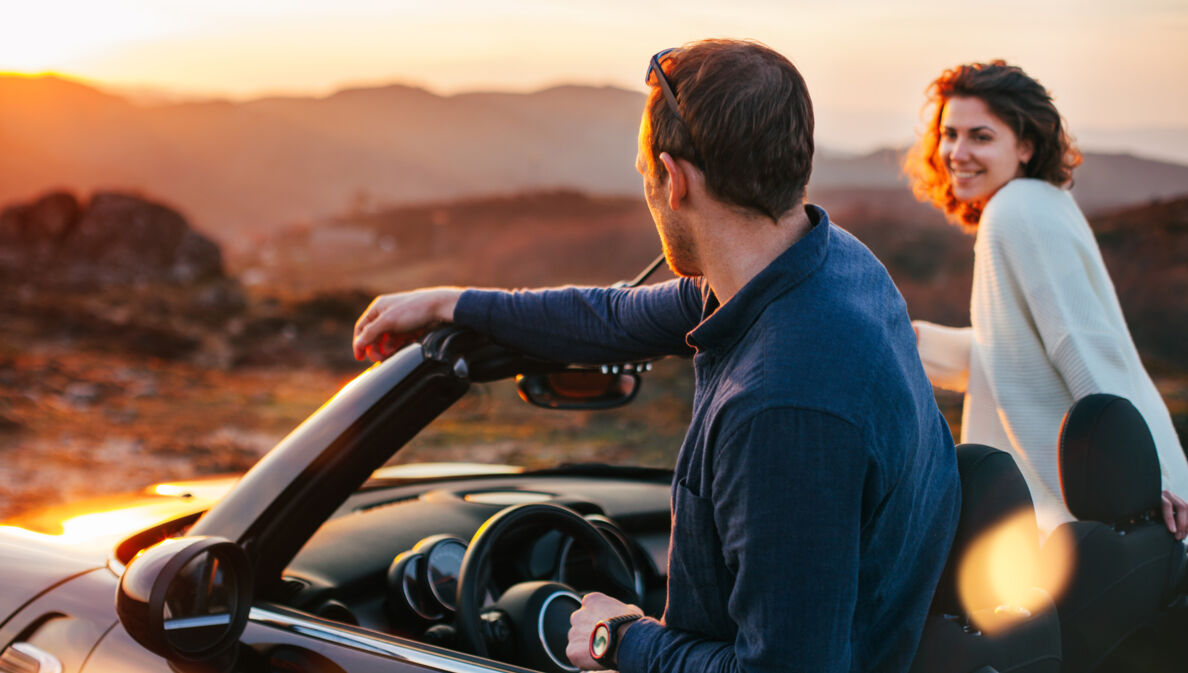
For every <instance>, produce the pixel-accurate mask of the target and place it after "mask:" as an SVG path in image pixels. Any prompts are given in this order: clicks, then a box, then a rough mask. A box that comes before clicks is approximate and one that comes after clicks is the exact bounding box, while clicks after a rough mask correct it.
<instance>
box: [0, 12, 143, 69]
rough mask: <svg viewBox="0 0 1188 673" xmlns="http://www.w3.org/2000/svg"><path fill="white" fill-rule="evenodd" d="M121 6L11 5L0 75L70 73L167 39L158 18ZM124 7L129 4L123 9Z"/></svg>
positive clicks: (3, 19) (0, 22)
mask: <svg viewBox="0 0 1188 673" xmlns="http://www.w3.org/2000/svg"><path fill="white" fill-rule="evenodd" d="M120 5H121V3H119V2H114V3H108V2H104V3H93V2H77V1H74V2H70V1H62V0H57V1H54V0H50V1H48V2H38V3H33V2H24V3H8V4H7V5H6V6H5V7H4V10H3V12H2V14H0V71H5V72H13V73H23V74H40V73H45V72H46V71H67V72H69V71H70V70H71V69H72V65H74V64H76V63H78V62H79V60H80V59H83V58H86V57H89V56H91V55H94V54H96V53H98V52H101V51H103V50H105V49H110V48H112V47H116V46H119V45H122V44H127V43H129V42H134V41H136V40H142V39H146V38H150V37H154V36H160V35H163V34H164V32H165V31H164V29H165V28H166V26H165V25H164V23H163V21H162V20H161V18H160V17H159V16H152V15H148V14H146V13H144V12H138V11H135V8H134V7H131V6H123V7H121V6H120ZM125 5H126V3H125Z"/></svg>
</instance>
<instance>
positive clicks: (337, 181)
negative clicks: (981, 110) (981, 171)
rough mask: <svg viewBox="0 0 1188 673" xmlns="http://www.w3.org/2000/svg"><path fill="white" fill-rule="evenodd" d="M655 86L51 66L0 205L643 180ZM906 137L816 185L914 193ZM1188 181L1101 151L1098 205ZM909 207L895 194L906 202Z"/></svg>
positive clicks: (7, 102)
mask: <svg viewBox="0 0 1188 673" xmlns="http://www.w3.org/2000/svg"><path fill="white" fill-rule="evenodd" d="M642 103H643V96H642V94H640V93H638V92H633V91H627V90H622V89H616V88H610V87H603V88H598V87H578V86H560V87H555V88H551V89H546V90H544V91H538V92H535V93H528V94H512V93H466V94H459V95H454V96H439V95H436V94H433V93H430V92H428V91H425V90H423V89H417V88H413V87H407V86H399V85H393V86H386V87H377V88H366V89H350V90H344V91H340V92H338V93H335V94H333V95H330V96H327V97H323V98H265V99H259V100H252V101H247V102H240V103H233V102H227V101H206V102H185V103H167V104H139V103H136V102H133V101H131V100H128V99H125V98H123V97H120V96H116V95H112V94H108V93H104V92H102V91H99V90H97V89H94V88H91V87H88V86H86V85H83V84H80V83H77V82H72V81H69V80H63V79H58V78H53V77H41V78H24V77H11V76H10V77H0V204H3V203H9V202H13V201H17V200H25V199H29V198H31V197H33V196H35V195H37V194H38V193H42V192H45V191H47V190H49V189H53V188H64V189H69V190H73V191H76V192H90V191H95V190H121V191H140V192H143V193H146V194H151V195H152V197H153V198H154V199H160V200H163V201H165V202H167V203H169V204H171V205H173V206H175V207H177V208H178V209H180V210H181V211H182V212H184V213H185V214H186V215H187V216H188V217H189V218H190V220H191V221H192V222H194V224H195V226H196V227H198V228H199V229H202V230H204V231H206V232H208V233H210V234H212V235H213V236H215V237H216V238H218V239H220V240H221V241H222V242H223V243H224V244H225V245H227V246H229V247H231V248H243V247H247V246H250V245H252V240H253V239H252V238H251V236H250V234H251V233H252V232H271V231H275V230H278V229H280V228H283V227H286V226H291V225H293V224H295V223H302V222H312V221H317V220H321V219H325V218H327V217H331V216H335V215H339V214H342V213H361V212H374V211H376V210H379V209H382V208H385V207H390V206H394V205H403V204H409V203H425V202H428V201H433V200H443V199H452V198H458V197H473V196H478V195H491V194H501V193H509V192H521V191H529V190H536V189H541V188H559V187H563V188H571V189H578V190H581V191H584V192H588V193H592V194H602V195H613V194H632V195H634V194H638V192H639V189H640V188H639V176H638V175H637V174H636V173H635V171H634V169H633V159H634V155H635V146H636V135H637V130H638V120H639V114H640V110H641V108H642ZM897 157H898V153H897V152H896V151H894V150H884V151H879V152H874V153H872V154H869V155H865V156H857V157H849V156H838V155H833V154H830V153H828V152H827V151H822V152H821V154H820V156H819V157H818V161H817V163H816V166H815V176H814V179H813V181H812V183H811V184H810V196H811V197H812V198H817V197H816V195H817V194H819V193H826V192H828V193H840V192H841V191H849V192H855V191H857V190H860V189H861V190H872V189H873V190H876V192H875V193H879V194H884V195H887V196H889V197H890V198H892V199H893V200H895V201H896V202H898V200H899V198H900V197H899V196H890V194H891V192H892V190H895V191H903V187H902V178H901V177H900V175H899V170H898V159H897ZM1186 192H1188V166H1183V165H1179V164H1172V163H1167V162H1159V161H1151V160H1147V159H1141V158H1138V157H1133V156H1128V155H1114V154H1110V155H1106V154H1100V155H1099V154H1092V153H1090V154H1089V155H1088V156H1087V158H1086V161H1085V165H1084V166H1083V167H1082V168H1081V169H1080V170H1079V171H1078V174H1077V187H1076V193H1077V195H1078V198H1079V199H1080V201H1081V203H1082V204H1083V205H1084V206H1085V207H1086V209H1087V210H1089V211H1096V210H1102V209H1109V208H1116V207H1119V206H1124V205H1130V204H1135V203H1143V202H1146V201H1149V200H1151V199H1154V198H1162V197H1170V196H1176V195H1180V194H1183V193H1186ZM895 207H897V208H898V207H899V206H895Z"/></svg>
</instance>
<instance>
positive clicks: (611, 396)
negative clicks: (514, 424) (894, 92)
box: [516, 364, 648, 409]
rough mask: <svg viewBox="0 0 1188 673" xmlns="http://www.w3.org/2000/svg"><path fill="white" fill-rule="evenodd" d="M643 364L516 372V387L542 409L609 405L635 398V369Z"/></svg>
mask: <svg viewBox="0 0 1188 673" xmlns="http://www.w3.org/2000/svg"><path fill="white" fill-rule="evenodd" d="M647 368H648V366H647V365H646V364H645V365H640V366H639V367H636V366H634V365H625V366H618V365H616V366H613V367H610V366H608V367H603V368H601V369H564V370H561V371H559V372H552V373H549V374H527V375H520V376H517V377H516V390H517V391H518V392H519V393H520V397H521V398H522V399H523V400H524V401H525V402H528V403H530V404H535V405H536V406H538V407H544V408H546V409H611V408H614V407H619V406H622V405H624V404H627V403H628V402H630V401H631V400H633V399H635V394H636V393H638V392H639V386H640V379H639V370H640V369H647Z"/></svg>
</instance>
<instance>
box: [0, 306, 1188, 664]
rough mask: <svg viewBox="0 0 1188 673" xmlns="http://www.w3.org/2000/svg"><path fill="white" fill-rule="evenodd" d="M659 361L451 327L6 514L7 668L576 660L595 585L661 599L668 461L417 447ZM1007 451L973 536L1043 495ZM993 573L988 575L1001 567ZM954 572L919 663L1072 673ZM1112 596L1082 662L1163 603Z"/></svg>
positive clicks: (559, 402) (1046, 637) (1146, 571)
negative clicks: (477, 410)
mask: <svg viewBox="0 0 1188 673" xmlns="http://www.w3.org/2000/svg"><path fill="white" fill-rule="evenodd" d="M646 369H647V366H646V365H643V364H624V365H615V366H609V365H608V366H603V367H600V368H584V369H583V368H576V367H573V366H569V365H566V364H563V363H552V362H545V361H541V360H537V359H533V358H530V357H527V356H524V355H521V354H519V353H516V352H514V351H511V350H509V349H506V348H503V347H501V346H499V345H496V344H493V343H491V342H490V341H488V340H486V339H485V338H483V337H482V336H480V335H478V334H475V333H473V332H469V331H466V330H462V329H458V328H443V329H439V330H437V331H434V332H431V333H430V334H428V335H427V336H426V337H425V338H424V339H422V341H421V342H419V343H414V344H411V345H409V346H407V347H405V348H403V349H402V350H400V351H399V352H397V353H396V354H394V355H393V356H392V357H390V358H389V359H387V360H385V361H384V362H383V363H380V364H377V365H375V366H373V367H371V368H370V369H368V370H367V371H366V372H364V373H362V374H361V375H359V376H358V377H357V378H356V379H355V380H354V381H352V382H351V383H349V384H347V385H346V386H345V387H344V388H343V389H342V390H341V391H340V392H339V393H338V394H337V395H335V396H334V397H333V398H332V399H331V400H329V401H328V402H327V403H326V404H325V405H324V406H322V408H320V409H319V410H318V411H317V412H315V413H314V414H313V415H312V416H310V417H309V418H308V419H307V420H306V421H305V422H304V423H302V424H301V425H300V426H299V427H298V428H297V429H295V430H294V431H293V432H292V433H291V434H289V435H288V436H287V437H286V438H285V439H284V440H282V441H281V442H280V444H278V445H277V446H276V447H275V448H274V449H273V450H272V451H270V452H269V453H268V454H267V455H265V456H264V457H263V458H262V459H261V460H260V461H259V462H258V463H257V464H256V465H255V466H254V467H253V468H252V469H251V470H249V471H248V472H247V473H246V474H244V475H243V476H242V477H241V478H238V479H224V480H213V481H198V482H191V483H171V484H162V485H159V486H157V487H155V488H154V489H152V490H151V491H150V492H147V493H145V494H143V495H142V496H141V497H139V498H138V499H137V500H136V501H134V502H127V503H123V504H121V505H120V506H118V507H114V508H111V509H110V511H104V512H97V513H94V514H90V515H86V516H80V517H76V518H74V519H72V520H70V521H68V522H66V525H65V526H64V527H63V528H61V529H60V530H49V529H48V528H47V530H45V531H39V530H34V529H35V528H37V526H31V527H29V528H21V527H15V526H7V527H0V569H2V572H3V577H4V580H3V582H0V672H4V673H33V672H36V673H45V672H54V673H57V672H66V673H77V672H79V671H82V672H84V673H106V672H109V671H112V672H128V673H140V672H149V671H152V672H164V671H294V672H304V671H310V672H312V671H319V672H322V671H329V672H349V673H358V672H361V671H405V672H410V673H411V672H421V671H446V672H457V673H484V672H489V671H522V670H526V669H527V670H537V671H547V672H550V673H559V672H570V671H574V670H576V669H574V668H573V667H572V666H571V665H570V663H569V662H568V660H567V659H566V657H565V655H564V649H565V644H566V636H567V631H568V625H569V621H568V620H569V614H570V613H571V612H572V611H573V610H574V609H575V608H576V607H577V606H578V605H579V603H580V598H579V596H580V595H581V593H582V592H584V591H590V590H599V591H604V592H607V593H610V594H612V595H614V596H617V597H619V598H621V599H623V600H627V601H630V602H633V603H637V604H640V605H642V606H643V607H644V609H645V611H646V612H648V613H649V614H653V615H658V614H660V612H662V610H663V604H664V586H665V577H664V574H665V567H666V554H667V549H668V534H669V488H670V479H671V472H669V471H668V470H665V469H660V468H646V467H629V466H619V465H613V464H607V463H602V462H574V461H568V462H565V463H563V464H559V465H546V466H542V465H535V466H531V467H525V466H522V465H521V466H517V465H511V464H494V463H484V462H463V461H460V460H458V458H457V457H456V456H453V455H449V460H448V462H447V461H443V462H424V461H418V462H407V461H405V462H401V461H400V460H399V458H400V456H401V455H402V453H401V452H402V451H408V449H407V447H408V446H410V442H411V441H413V440H414V438H415V437H416V436H417V435H418V434H420V433H421V432H422V430H423V429H424V428H425V427H426V426H427V425H429V424H430V423H431V422H432V421H434V419H435V418H438V417H439V416H441V415H442V414H443V412H446V411H447V410H448V409H450V408H451V407H452V406H455V405H456V404H458V403H459V400H461V399H463V395H464V394H465V393H466V392H467V390H468V389H470V388H473V387H475V384H477V383H481V382H489V381H496V380H502V379H509V378H515V379H517V381H518V383H517V387H518V389H519V393H520V395H521V396H522V397H524V398H525V399H526V400H528V401H530V402H532V403H534V404H536V405H538V406H543V407H550V408H556V409H567V408H571V409H597V408H602V407H611V406H616V405H620V404H623V403H625V402H627V401H629V400H630V399H631V398H632V397H633V396H634V395H635V394H636V392H637V391H638V389H639V387H640V384H641V372H642V371H644V370H646ZM447 439H448V438H447ZM414 443H415V442H414ZM442 447H444V448H448V441H443V442H442ZM444 448H443V455H448V452H445V451H444ZM422 453H423V454H424V455H429V456H432V455H433V447H430V448H429V449H427V450H424V451H423V452H422ZM393 456H395V457H396V458H397V460H393ZM1005 456H1006V454H1003V453H1001V452H997V451H994V450H993V449H989V448H987V447H973V448H972V449H970V448H968V447H966V448H963V449H962V453H961V454H960V457H961V463H962V472H963V474H962V477H963V483H964V484H965V485H966V502H965V503H964V504H963V516H962V524H961V525H962V532H960V533H959V535H958V541H957V542H956V543H955V547H954V549H955V552H954V554H955V555H956V554H957V553H958V552H962V553H964V552H965V551H966V550H967V548H968V549H973V548H976V547H977V544H976V540H975V538H976V537H977V536H976V535H974V534H973V533H974V532H976V530H977V529H978V528H979V527H987V526H989V525H990V524H993V523H995V522H996V521H997V520H998V518H997V514H998V513H999V509H1001V508H999V509H996V507H998V505H996V504H994V503H996V502H999V501H1000V500H1001V497H1000V496H1001V495H1002V494H1003V493H1007V494H1009V498H1008V500H1010V502H1009V503H1008V504H1018V503H1020V502H1021V503H1023V504H1024V505H1025V506H1029V504H1030V502H1029V500H1028V498H1027V496H1026V487H1025V486H1023V487H1022V492H1021V493H1020V491H1019V484H1020V483H1021V479H1020V478H1019V477H1018V472H1017V470H1014V467H1013V463H1011V462H1010V459H1009V457H1006V461H1002V460H1001V459H1002V458H1003V457H1005ZM986 474H989V475H990V476H989V481H988V482H987V481H986V477H985V475H986ZM1004 480H1005V481H1004ZM979 484H982V485H984V484H989V485H990V488H989V491H987V490H986V489H985V488H982V486H979ZM1155 486H1156V488H1157V487H1158V478H1157V475H1156V481H1155ZM980 489H981V490H980ZM995 494H997V495H995ZM971 498H984V500H979V501H978V502H977V503H974V502H972V501H971ZM1012 499H1013V500H1012ZM979 503H981V504H979ZM984 503H990V504H989V505H986V506H981V505H982V504H984ZM1139 504H1143V503H1139ZM1011 511H1014V510H1013V509H1012V510H1011ZM1131 518H1132V519H1133V517H1131ZM1130 525H1131V526H1132V528H1131V529H1128V530H1127V533H1128V537H1127V540H1128V541H1129V540H1131V539H1140V538H1141V537H1142V535H1147V534H1148V533H1151V534H1152V535H1156V536H1157V537H1159V540H1160V542H1159V544H1161V545H1163V547H1160V549H1165V550H1166V549H1169V548H1172V547H1174V548H1175V550H1177V551H1178V553H1179V555H1178V557H1177V556H1176V555H1175V554H1174V553H1172V554H1170V555H1169V554H1168V553H1165V552H1159V553H1161V554H1163V556H1161V557H1160V559H1164V560H1163V561H1160V563H1162V564H1163V565H1152V563H1151V562H1149V561H1148V560H1146V557H1141V558H1139V557H1136V558H1139V560H1140V561H1141V562H1142V563H1140V566H1141V568H1140V572H1139V573H1138V575H1137V577H1139V578H1140V580H1142V578H1147V577H1149V576H1150V575H1151V574H1152V573H1160V576H1159V580H1160V583H1159V587H1160V588H1159V592H1161V593H1159V595H1158V597H1157V599H1153V600H1157V601H1158V604H1159V606H1161V607H1162V606H1165V605H1167V604H1168V603H1169V602H1170V601H1172V600H1174V599H1175V597H1176V595H1178V594H1174V593H1173V592H1172V591H1171V589H1170V588H1168V587H1172V586H1173V585H1176V586H1178V585H1177V582H1178V577H1179V573H1180V571H1181V570H1182V565H1181V564H1180V561H1181V560H1182V557H1183V548H1182V547H1180V546H1179V545H1178V543H1175V542H1174V540H1172V541H1171V545H1170V546H1169V545H1167V544H1166V540H1167V539H1168V538H1169V537H1170V536H1168V535H1167V534H1166V531H1165V530H1164V531H1162V533H1159V532H1158V531H1159V530H1160V529H1161V524H1159V523H1157V522H1154V523H1152V522H1151V521H1149V520H1145V521H1135V520H1132V521H1130ZM1134 525H1139V526H1143V528H1142V531H1145V532H1142V531H1140V532H1141V535H1139V534H1138V533H1133V532H1131V531H1132V530H1133V526H1134ZM1111 530H1114V529H1111ZM1152 531H1154V532H1152ZM1136 536H1137V537H1136ZM1030 539H1031V541H1032V542H1034V539H1035V538H1034V537H1031V538H1030ZM1024 546H1026V545H1024ZM969 553H970V554H973V555H974V556H976V555H977V553H978V552H977V551H976V550H974V551H970V552H969ZM1111 553H1112V552H1111ZM1132 556H1133V554H1132ZM1168 564H1170V565H1168ZM975 566H976V564H975ZM995 572H997V573H998V574H999V575H1001V574H1002V573H1003V570H1002V568H998V569H997V570H995V569H990V568H980V567H975V569H974V570H973V571H972V573H973V575H972V576H973V577H974V578H975V581H981V580H980V579H979V578H982V579H984V581H982V583H983V584H987V585H988V584H990V583H991V580H992V579H994V578H993V577H992V575H994V573H995ZM1011 572H1012V571H1011V570H1010V569H1008V570H1007V573H1008V574H1010V573H1011ZM1016 574H1017V573H1016ZM957 575H963V576H967V577H968V576H970V573H969V572H965V571H960V572H959V571H958V570H956V569H954V570H952V572H950V571H946V577H947V578H948V579H946V580H944V581H943V582H942V587H941V589H940V590H939V591H938V594H937V599H935V601H934V608H935V609H934V614H933V615H931V616H930V617H929V624H928V627H927V631H926V634H925V639H924V642H923V644H922V645H921V653H920V655H918V657H917V664H916V667H915V669H914V670H916V671H920V672H921V673H933V672H939V671H957V672H958V673H965V672H967V671H968V672H970V673H972V672H973V671H982V672H983V673H987V672H990V671H995V670H998V671H1000V672H1001V671H1053V672H1055V671H1059V670H1062V669H1061V666H1062V663H1061V662H1062V654H1061V645H1060V643H1061V642H1062V641H1063V642H1066V643H1067V642H1070V641H1069V639H1070V638H1077V637H1080V633H1081V632H1080V631H1076V630H1070V631H1069V632H1063V631H1062V630H1061V629H1062V628H1064V627H1065V626H1068V627H1069V629H1072V625H1073V624H1074V622H1075V619H1076V615H1074V614H1073V613H1069V614H1070V616H1069V619H1068V620H1067V622H1068V623H1067V625H1065V624H1062V623H1060V621H1059V620H1057V617H1056V612H1055V610H1045V609H1036V607H1035V606H1034V605H1032V606H1031V607H1028V608H1024V607H1020V606H1012V605H1006V604H1004V603H1002V601H1000V600H998V599H997V598H994V597H991V598H988V599H986V600H987V601H989V602H988V603H986V605H985V606H982V605H975V604H973V603H971V601H970V600H969V599H959V598H957V597H955V596H947V594H946V591H947V583H948V582H949V581H950V580H952V581H953V582H956V576H957ZM950 576H952V577H950ZM1127 577H1130V575H1127ZM1078 581H1081V582H1083V583H1088V584H1089V585H1091V586H1096V585H1098V584H1099V583H1100V584H1104V583H1110V586H1111V587H1114V586H1115V585H1117V587H1116V588H1117V589H1118V590H1119V591H1121V592H1123V593H1125V594H1127V595H1131V596H1133V595H1137V593H1138V592H1139V591H1140V588H1141V587H1138V588H1136V587H1137V586H1138V585H1135V584H1133V583H1130V584H1128V583H1126V582H1122V583H1121V584H1118V583H1117V582H1116V581H1115V580H1114V579H1108V578H1107V579H1095V576H1094V577H1088V578H1083V577H1082V578H1080V579H1078V578H1076V577H1074V579H1073V580H1072V581H1071V582H1072V583H1073V584H1075V583H1076V582H1078ZM922 590H930V588H929V589H923V588H922ZM1090 593H1092V592H1090ZM1070 595H1076V596H1080V595H1087V594H1086V593H1085V592H1080V590H1077V591H1075V592H1072V593H1071V594H1070ZM1094 595H1096V594H1094ZM1044 600H1045V601H1047V603H1045V605H1050V597H1047V596H1046V595H1045V598H1044ZM1111 600H1114V599H1111ZM1123 602H1125V601H1123ZM1131 602H1132V603H1133V602H1134V601H1131ZM949 605H953V606H954V607H952V608H950V607H949ZM983 607H986V609H981V608H983ZM1041 607H1042V606H1041ZM1106 607H1107V610H1106V613H1107V614H1110V615H1112V616H1113V617H1114V619H1113V620H1112V621H1110V624H1109V625H1108V626H1109V628H1105V629H1104V630H1103V628H1096V627H1097V626H1098V624H1099V621H1100V620H1101V618H1100V615H1101V614H1102V610H1101V609H1099V608H1097V607H1094V606H1092V605H1091V606H1089V607H1087V608H1085V607H1082V606H1080V605H1074V606H1073V608H1074V611H1075V612H1076V614H1080V615H1082V618H1081V619H1082V621H1086V622H1087V623H1088V624H1089V626H1090V629H1089V631H1088V633H1089V637H1088V638H1087V642H1088V643H1089V645H1087V646H1086V647H1085V648H1080V646H1079V645H1078V646H1077V647H1078V648H1080V650H1083V651H1082V654H1083V652H1087V651H1094V652H1096V653H1097V654H1095V655H1094V657H1095V658H1092V659H1090V660H1088V661H1089V663H1088V664H1086V666H1087V667H1086V668H1082V669H1070V668H1069V667H1065V669H1064V670H1089V668H1090V667H1093V666H1097V664H1098V663H1099V662H1100V661H1101V660H1102V658H1103V657H1105V656H1106V655H1108V654H1110V653H1111V652H1114V651H1116V649H1115V647H1114V644H1113V641H1111V644H1110V645H1109V647H1108V648H1103V647H1100V645H1101V644H1102V643H1104V642H1105V639H1106V638H1105V636H1103V635H1100V634H1102V633H1105V632H1108V633H1109V634H1115V633H1122V634H1123V635H1128V634H1130V633H1132V632H1134V631H1135V628H1136V627H1137V626H1139V625H1142V624H1146V623H1148V621H1149V620H1148V619H1147V614H1146V613H1142V612H1134V611H1131V612H1125V613H1122V612H1118V611H1117V610H1116V609H1115V607H1114V604H1113V603H1110V604H1108V605H1107V606H1106ZM979 609H981V612H982V613H983V615H982V616H985V615H990V616H991V618H990V619H988V620H981V621H979V620H977V619H976V618H977V617H978V610H979ZM1061 615H1062V616H1063V613H1061ZM1003 623H1009V626H1010V628H1008V629H1006V630H1005V631H996V628H997V626H996V625H1001V624H1003ZM1119 624H1120V625H1119ZM1094 628H1096V630H1094ZM1111 629H1112V630H1111ZM1002 634H1005V635H1002ZM1111 637H1112V635H1111ZM1095 647H1096V648H1097V649H1096V650H1095V649H1094V648H1095ZM1065 649H1066V650H1067V649H1068V646H1067V645H1066V646H1065ZM1004 652H1005V654H1004ZM1066 654H1067V652H1066ZM1065 658H1066V659H1067V658H1068V657H1067V656H1066V657H1065ZM992 665H993V666H996V667H997V668H995V667H992Z"/></svg>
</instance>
